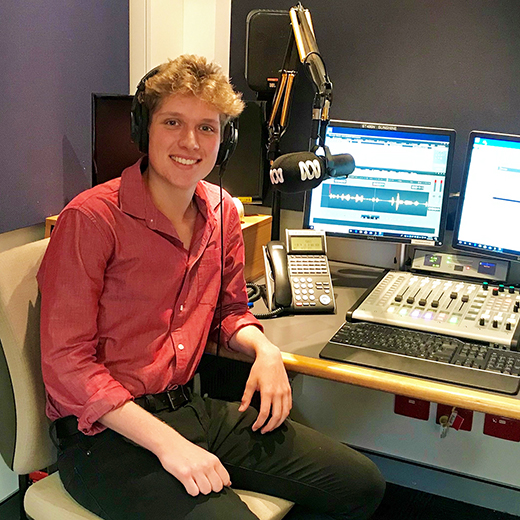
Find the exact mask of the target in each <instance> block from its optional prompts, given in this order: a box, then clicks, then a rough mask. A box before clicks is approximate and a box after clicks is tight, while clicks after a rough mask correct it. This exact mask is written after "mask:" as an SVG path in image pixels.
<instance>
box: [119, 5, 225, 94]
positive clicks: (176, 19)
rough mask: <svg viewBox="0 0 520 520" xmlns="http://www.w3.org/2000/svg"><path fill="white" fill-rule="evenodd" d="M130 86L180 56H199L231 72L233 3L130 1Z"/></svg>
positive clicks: (133, 88)
mask: <svg viewBox="0 0 520 520" xmlns="http://www.w3.org/2000/svg"><path fill="white" fill-rule="evenodd" d="M129 5H130V85H129V93H131V94H133V93H134V92H135V89H136V87H137V85H138V83H139V81H140V79H141V78H142V77H143V76H144V75H145V74H146V72H148V71H149V70H150V69H152V68H153V67H155V66H157V65H159V64H161V63H163V62H165V61H166V60H168V59H173V58H175V57H176V56H178V55H180V54H185V53H189V54H199V55H202V56H206V57H207V58H210V59H212V60H215V61H217V62H218V63H220V65H222V67H223V68H224V70H225V71H226V73H228V72H229V43H230V30H231V0H129Z"/></svg>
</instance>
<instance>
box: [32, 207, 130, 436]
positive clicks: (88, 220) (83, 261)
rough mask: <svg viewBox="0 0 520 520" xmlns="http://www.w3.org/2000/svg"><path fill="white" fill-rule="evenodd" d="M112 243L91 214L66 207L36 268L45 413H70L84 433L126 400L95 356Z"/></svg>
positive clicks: (91, 431)
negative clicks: (39, 302) (101, 298)
mask: <svg viewBox="0 0 520 520" xmlns="http://www.w3.org/2000/svg"><path fill="white" fill-rule="evenodd" d="M113 248H114V245H113V237H111V235H110V232H109V231H108V230H107V229H104V228H103V226H102V225H100V223H99V222H97V221H96V219H95V217H94V216H92V215H90V214H88V213H84V212H83V211H81V210H80V209H78V208H71V209H66V210H64V211H63V212H62V214H61V215H60V217H59V219H58V222H57V225H56V227H55V228H54V230H53V233H52V238H51V240H50V243H49V246H48V249H47V251H46V254H45V257H44V259H43V262H42V265H41V268H40V270H39V272H38V284H39V287H40V292H41V318H40V320H41V328H40V332H41V356H42V373H43V380H44V383H45V387H46V391H47V394H48V405H47V414H48V415H49V417H50V418H51V419H55V418H57V417H60V416H63V415H75V416H76V417H78V419H79V429H80V430H81V431H82V432H84V433H86V434H94V433H97V432H99V431H101V430H103V429H104V427H103V426H102V425H101V424H100V423H97V422H96V421H98V419H99V418H100V417H102V416H103V415H105V414H106V413H108V412H109V411H111V410H114V409H115V408H118V407H120V406H121V405H122V404H124V403H125V402H126V401H128V400H130V399H132V395H131V394H130V392H129V391H128V390H127V389H126V388H125V387H124V386H123V385H121V384H120V383H119V382H118V381H116V380H115V379H114V378H113V377H112V376H111V375H110V372H109V370H108V369H107V368H106V367H105V366H104V365H103V363H101V362H99V361H98V358H97V345H98V341H99V333H98V327H97V320H98V311H99V300H100V296H101V294H102V291H103V281H104V273H105V270H106V267H107V263H108V261H109V259H110V257H111V255H112V254H113Z"/></svg>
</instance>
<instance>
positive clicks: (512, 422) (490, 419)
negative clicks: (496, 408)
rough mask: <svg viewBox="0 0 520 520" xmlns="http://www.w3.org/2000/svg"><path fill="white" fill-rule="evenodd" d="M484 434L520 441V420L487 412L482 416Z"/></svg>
mask: <svg viewBox="0 0 520 520" xmlns="http://www.w3.org/2000/svg"><path fill="white" fill-rule="evenodd" d="M484 434H485V435H490V436H491V437H498V438H500V439H505V440H507V441H513V442H520V421H518V420H516V419H509V418H508V417H501V416H500V415H491V414H488V413H487V414H486V415H485V418H484Z"/></svg>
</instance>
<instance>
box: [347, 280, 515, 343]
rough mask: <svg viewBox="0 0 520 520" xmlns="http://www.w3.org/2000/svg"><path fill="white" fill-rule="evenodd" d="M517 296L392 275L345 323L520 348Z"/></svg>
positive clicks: (497, 288) (495, 288) (499, 287)
mask: <svg viewBox="0 0 520 520" xmlns="http://www.w3.org/2000/svg"><path fill="white" fill-rule="evenodd" d="M519 310H520V293H519V290H518V289H515V287H513V286H506V285H503V284H496V285H491V284H488V283H487V282H484V283H478V282H468V281H462V280H456V279H445V278H436V277H432V276H423V275H419V274H414V273H409V272H402V271H390V272H388V273H387V274H386V275H385V276H384V277H383V278H382V280H381V281H380V282H379V283H378V284H377V286H376V287H375V288H374V289H373V290H372V291H370V293H369V294H368V295H367V296H366V297H364V299H363V300H362V301H360V302H357V303H356V305H355V306H354V307H353V308H352V309H350V310H349V312H348V313H347V320H348V321H358V320H361V321H368V322H376V323H380V324H385V325H394V326H399V327H405V328H408V329H415V330H420V331H425V332H432V333H436V334H444V335H449V336H456V337H459V338H464V339H468V340H474V341H480V342H489V343H490V344H496V345H504V346H507V347H509V348H510V349H512V350H518V336H519V334H520V328H519V327H518V322H519V317H520V312H519Z"/></svg>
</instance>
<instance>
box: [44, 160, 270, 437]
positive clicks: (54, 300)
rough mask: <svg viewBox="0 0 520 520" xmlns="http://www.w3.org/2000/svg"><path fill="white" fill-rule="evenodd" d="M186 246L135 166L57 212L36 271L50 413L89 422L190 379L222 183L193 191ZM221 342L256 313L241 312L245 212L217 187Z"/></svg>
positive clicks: (213, 283)
mask: <svg viewBox="0 0 520 520" xmlns="http://www.w3.org/2000/svg"><path fill="white" fill-rule="evenodd" d="M195 201H196V203H197V206H198V209H199V213H198V216H197V221H196V225H195V231H194V234H193V239H192V242H191V247H190V250H189V251H187V250H186V249H185V248H184V246H183V244H182V242H181V241H180V240H179V238H178V236H177V233H176V232H175V229H174V228H173V226H172V224H171V222H170V221H169V220H168V219H167V218H166V217H165V216H164V215H163V214H162V213H161V212H160V211H159V210H158V209H157V208H156V207H155V205H154V204H153V202H152V199H151V196H150V194H149V192H148V190H147V189H146V187H145V185H144V183H143V180H142V176H141V172H140V165H139V163H137V164H135V165H134V166H132V167H130V168H128V169H126V170H125V171H124V172H123V174H122V176H121V178H120V179H114V180H112V181H109V182H108V183H105V184H102V185H99V186H96V187H94V188H92V189H90V190H87V191H85V192H83V193H81V194H80V195H78V196H77V197H76V198H75V199H74V200H73V201H72V202H71V203H70V204H69V205H68V206H67V207H66V208H65V209H64V210H63V211H62V213H61V214H60V217H59V218H58V222H57V224H56V226H55V228H54V230H53V233H52V238H51V240H50V243H49V247H48V249H47V252H46V254H45V257H44V259H43V262H42V266H41V268H40V271H39V273H38V283H39V286H40V291H41V295H42V298H41V351H42V370H43V379H44V382H45V387H46V390H47V415H48V416H49V418H50V419H52V420H54V419H57V418H59V417H64V416H66V415H75V416H77V417H78V418H79V428H80V430H81V431H83V432H84V433H86V434H95V433H98V432H99V431H101V430H103V429H104V427H103V425H101V424H100V423H99V422H96V421H97V420H98V419H99V418H100V417H101V416H103V415H104V414H106V413H107V412H109V411H111V410H113V409H115V408H117V407H119V406H121V405H122V404H124V403H125V402H126V401H128V400H131V399H132V398H133V397H138V396H140V395H143V394H147V393H152V394H153V393H158V392H163V391H164V390H166V389H170V388H172V387H173V386H174V385H176V384H184V383H186V382H187V381H189V380H190V379H191V378H192V377H193V375H194V373H195V371H196V368H197V365H198V363H199V361H200V358H201V356H202V353H203V351H204V347H205V345H206V341H207V339H208V336H209V335H210V333H215V331H216V329H217V326H218V317H219V312H218V311H217V312H215V310H216V308H217V302H218V298H219V291H220V266H221V255H220V209H219V201H220V197H219V190H218V188H217V187H216V186H214V185H212V184H208V183H206V182H204V181H201V182H199V184H198V185H197V188H196V191H195ZM223 211H224V244H225V254H224V283H223V291H222V338H221V339H222V340H223V342H224V343H225V344H227V342H228V341H229V339H230V337H231V336H232V335H233V334H234V333H235V332H236V331H237V330H239V329H240V328H241V327H244V326H246V325H250V324H253V325H256V326H258V327H260V328H261V326H260V324H259V323H258V321H257V320H256V319H255V318H254V317H253V316H252V314H251V313H250V312H249V311H248V307H247V293H246V289H245V281H244V275H243V265H244V245H243V241H242V233H241V229H240V220H239V217H238V213H237V211H236V209H235V206H234V204H233V202H232V200H231V197H230V196H229V194H227V193H225V192H224V203H223Z"/></svg>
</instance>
